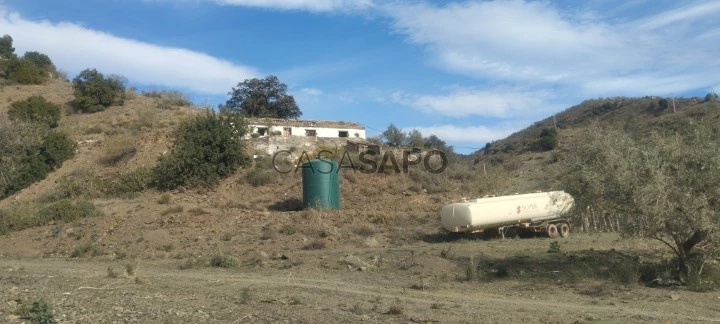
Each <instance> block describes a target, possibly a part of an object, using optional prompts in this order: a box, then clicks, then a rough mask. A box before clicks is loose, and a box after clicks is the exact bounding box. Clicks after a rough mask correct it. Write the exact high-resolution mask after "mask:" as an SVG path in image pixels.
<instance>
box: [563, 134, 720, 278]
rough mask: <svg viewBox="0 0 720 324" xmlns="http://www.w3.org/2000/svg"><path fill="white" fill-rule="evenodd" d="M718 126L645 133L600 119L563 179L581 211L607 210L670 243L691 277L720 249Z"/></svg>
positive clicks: (625, 225) (631, 231)
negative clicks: (637, 133)
mask: <svg viewBox="0 0 720 324" xmlns="http://www.w3.org/2000/svg"><path fill="white" fill-rule="evenodd" d="M718 133H719V132H718V129H717V128H716V127H713V126H710V125H708V124H703V123H697V122H695V123H694V125H692V126H691V127H687V128H686V129H682V130H681V131H680V132H675V133H672V134H667V133H666V134H662V133H661V132H658V131H654V132H651V133H648V134H643V135H642V136H637V137H632V136H631V135H630V134H628V133H625V132H622V131H619V130H605V129H601V128H600V127H598V126H597V125H595V126H593V127H591V128H590V129H588V130H586V131H585V133H584V134H582V135H581V136H580V137H579V138H581V139H582V140H580V141H577V142H576V143H574V144H573V145H571V146H570V147H569V152H568V153H569V154H567V157H568V158H567V159H565V160H564V161H563V162H562V163H564V164H565V173H564V176H563V177H562V182H563V183H564V186H565V188H566V190H567V191H568V192H569V193H570V194H572V195H573V196H574V197H575V206H576V208H579V210H580V211H585V210H592V211H594V212H596V213H600V214H602V215H603V216H607V217H608V218H609V219H610V220H611V221H614V222H617V229H618V230H619V231H620V233H622V234H624V236H626V237H627V236H631V237H646V238H651V239H655V240H658V241H660V242H662V243H663V244H665V245H666V246H667V247H668V248H670V249H671V250H672V251H673V252H674V254H675V255H676V256H677V261H678V262H677V263H678V277H679V279H680V280H682V281H684V280H686V278H687V276H688V274H690V273H693V274H701V273H702V267H703V265H704V260H706V259H707V258H708V257H712V256H716V255H717V254H718V251H720V235H719V234H720V233H719V232H720V227H719V226H720V186H718V185H717V184H718V183H720V143H718V142H717V141H716V140H715V139H716V138H717V135H718Z"/></svg>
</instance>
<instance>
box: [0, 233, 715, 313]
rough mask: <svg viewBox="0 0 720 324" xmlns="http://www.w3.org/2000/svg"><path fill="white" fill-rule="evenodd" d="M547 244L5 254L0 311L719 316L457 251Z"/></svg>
mask: <svg viewBox="0 0 720 324" xmlns="http://www.w3.org/2000/svg"><path fill="white" fill-rule="evenodd" d="M552 241H557V240H553V239H549V238H530V239H497V240H489V241H484V240H456V241H450V242H440V241H439V240H438V241H437V242H433V241H431V240H427V242H426V241H422V240H421V241H418V242H415V244H412V245H404V246H395V247H374V248H373V247H356V248H349V247H347V246H345V247H341V248H326V249H319V250H305V249H301V248H299V247H298V248H290V249H283V250H279V251H267V252H265V251H261V252H258V253H259V255H261V257H255V262H247V261H248V260H251V259H249V258H245V259H243V257H242V255H236V256H237V258H238V259H239V260H240V261H241V262H239V263H238V264H236V265H234V266H231V267H228V268H213V267H208V266H197V267H194V266H185V267H183V265H184V264H185V265H187V264H188V263H187V261H186V260H180V259H173V258H167V259H155V260H127V259H126V260H117V259H116V260H102V259H97V258H85V259H70V258H52V257H47V258H15V257H7V256H6V257H2V258H0V292H1V295H0V296H1V297H0V318H2V321H5V322H6V323H21V322H22V321H23V320H22V319H21V318H18V316H17V315H15V311H16V310H17V309H19V308H20V307H21V306H22V304H29V303H31V302H32V301H34V300H37V299H40V298H42V299H44V300H45V301H46V302H47V303H48V304H49V305H51V307H52V308H53V309H54V312H55V318H56V319H58V320H59V321H60V322H62V323H198V322H208V323H240V322H247V323H265V322H279V323H330V322H335V323H338V322H369V323H386V322H398V323H408V322H419V323H430V322H433V323H434V322H437V323H478V322H481V323H520V322H522V323H588V322H602V323H631V322H632V323H634V322H650V323H691V322H720V292H707V293H699V292H691V291H687V290H685V289H681V288H671V287H646V286H643V285H639V284H628V285H625V284H621V283H619V282H614V281H612V280H605V281H601V280H594V279H573V278H572V277H570V276H568V275H567V274H566V273H565V272H566V270H567V269H566V267H565V266H566V265H565V264H562V263H558V264H557V265H556V266H555V267H552V266H550V267H547V266H543V267H542V268H540V269H537V270H538V271H540V272H543V273H536V274H527V275H525V276H523V275H522V273H523V271H527V272H528V273H530V272H533V271H534V269H532V268H531V267H526V268H523V267H525V266H524V265H520V264H517V265H510V266H509V267H511V268H510V269H509V271H510V273H511V274H510V275H509V276H507V277H505V278H495V277H492V276H485V277H483V276H479V277H478V279H477V280H466V277H467V269H468V267H467V265H466V264H464V263H463V262H461V260H462V259H463V257H466V256H467V257H469V256H474V257H476V258H478V259H483V258H484V259H485V260H489V259H497V260H502V259H507V256H513V255H526V256H530V257H532V256H537V257H538V258H544V257H545V256H547V255H548V254H549V253H548V252H547V250H548V246H549V245H550V242H552ZM559 242H560V249H561V251H562V252H561V253H559V254H558V256H562V255H564V256H566V257H567V256H568V255H573V254H576V255H580V254H582V253H585V252H587V251H590V249H591V248H592V250H606V251H613V250H612V249H615V250H617V251H623V250H627V249H629V248H630V247H633V248H634V250H635V251H637V250H638V249H640V250H643V251H646V252H648V253H654V252H653V251H656V252H657V251H659V250H658V249H660V247H658V246H656V245H654V244H653V243H652V242H644V241H638V240H632V241H629V240H620V239H618V238H617V237H615V236H614V235H612V234H603V235H590V234H575V235H573V236H571V237H569V238H566V239H562V240H560V241H559ZM583 251H585V252H583ZM128 264H130V265H132V266H131V269H130V270H131V271H130V272H127V271H126V266H127V265H128ZM483 266H487V263H482V265H481V267H480V268H482V267H483ZM530 266H532V265H530ZM535 266H539V264H536V265H535ZM109 268H111V269H109ZM480 270H482V269H480ZM480 270H478V271H480ZM516 270H519V271H520V272H517V271H516ZM607 271H612V269H608V270H607Z"/></svg>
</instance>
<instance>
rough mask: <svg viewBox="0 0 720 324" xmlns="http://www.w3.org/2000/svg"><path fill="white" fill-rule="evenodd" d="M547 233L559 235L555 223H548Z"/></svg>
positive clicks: (552, 235)
mask: <svg viewBox="0 0 720 324" xmlns="http://www.w3.org/2000/svg"><path fill="white" fill-rule="evenodd" d="M547 234H548V236H549V237H557V236H558V229H557V226H555V224H548V226H547Z"/></svg>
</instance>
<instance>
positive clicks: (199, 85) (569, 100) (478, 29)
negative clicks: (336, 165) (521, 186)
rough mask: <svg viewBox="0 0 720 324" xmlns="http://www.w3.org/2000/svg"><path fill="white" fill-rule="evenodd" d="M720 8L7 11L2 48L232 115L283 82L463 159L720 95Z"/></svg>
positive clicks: (13, 2)
mask: <svg viewBox="0 0 720 324" xmlns="http://www.w3.org/2000/svg"><path fill="white" fill-rule="evenodd" d="M718 14H720V1H714V0H710V1H669V0H653V1H649V0H648V1H646V0H623V1H620V0H588V1H570V0H564V1H524V0H514V1H499V0H496V1H422V0H414V1H406V0H384V1H381V0H136V1H130V0H76V1H47V0H0V34H10V35H11V36H12V37H13V39H14V44H15V48H16V51H17V52H18V53H19V54H22V53H24V52H25V51H33V50H35V51H40V52H42V53H45V54H48V55H49V56H50V57H51V59H53V61H54V62H55V64H56V65H57V66H58V68H59V69H61V70H64V71H66V72H67V73H68V75H69V76H70V77H71V78H72V77H74V76H75V75H77V73H78V72H80V71H81V70H83V69H85V68H97V69H98V70H99V71H101V72H103V73H106V74H120V75H123V76H125V77H126V78H127V79H128V80H129V85H130V86H136V87H137V88H139V89H174V90H179V91H182V92H184V93H186V94H187V96H188V97H189V98H191V99H192V100H194V101H195V102H196V103H200V104H202V103H205V102H208V103H210V104H212V105H213V106H216V105H217V104H219V103H223V102H225V100H227V99H228V95H227V93H228V92H229V91H230V90H231V89H232V87H233V86H236V85H237V84H238V83H239V82H241V81H243V80H245V79H248V78H253V77H258V78H262V77H265V76H267V75H270V74H272V75H276V76H277V77H278V78H279V79H280V80H281V81H282V82H284V83H285V84H287V85H288V88H289V92H290V94H292V95H293V96H294V97H295V99H296V101H297V102H298V105H299V106H300V109H301V110H302V112H303V116H302V117H301V118H303V119H321V120H347V121H356V122H359V123H361V124H363V125H365V126H366V127H367V131H368V135H369V136H373V135H377V134H378V133H379V132H381V131H382V130H384V129H385V128H387V126H388V125H390V124H391V123H393V124H395V125H397V126H398V127H401V128H404V129H407V130H410V129H413V128H416V129H419V130H420V131H421V132H422V133H423V134H424V135H430V134H435V135H437V136H439V137H440V138H442V139H444V140H445V141H446V142H448V143H449V144H450V145H453V146H455V147H456V151H458V152H460V153H469V152H471V151H474V150H475V149H476V148H481V147H483V146H484V145H485V143H486V142H489V141H493V140H497V139H500V138H503V137H505V136H507V135H509V134H511V133H513V132H515V131H518V130H520V129H522V128H524V127H526V126H529V125H531V124H532V123H533V122H535V121H537V120H540V119H543V118H545V117H548V116H551V115H552V114H553V113H556V112H559V111H562V110H564V109H566V108H567V107H570V106H572V105H575V104H577V103H579V102H581V101H583V100H585V99H590V98H598V97H613V96H645V95H657V96H664V97H671V96H677V97H679V96H704V95H705V94H706V93H708V91H710V89H720V73H718V72H720V59H718V58H719V57H720V42H718V41H719V40H720V19H717V17H718Z"/></svg>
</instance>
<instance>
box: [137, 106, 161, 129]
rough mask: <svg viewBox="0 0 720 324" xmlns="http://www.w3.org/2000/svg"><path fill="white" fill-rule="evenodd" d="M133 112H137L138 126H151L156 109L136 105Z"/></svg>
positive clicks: (155, 116)
mask: <svg viewBox="0 0 720 324" xmlns="http://www.w3.org/2000/svg"><path fill="white" fill-rule="evenodd" d="M135 112H136V113H137V125H139V126H140V127H147V128H151V127H152V126H153V125H154V124H155V121H156V120H157V111H156V110H155V109H153V108H150V107H145V106H143V107H138V108H137V109H136V110H135Z"/></svg>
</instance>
